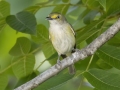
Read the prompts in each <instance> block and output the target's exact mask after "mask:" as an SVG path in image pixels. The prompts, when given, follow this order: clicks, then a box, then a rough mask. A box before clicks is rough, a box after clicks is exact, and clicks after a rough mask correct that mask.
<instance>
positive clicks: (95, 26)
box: [76, 19, 104, 45]
mask: <svg viewBox="0 0 120 90" xmlns="http://www.w3.org/2000/svg"><path fill="white" fill-rule="evenodd" d="M103 22H104V19H100V20H97V21H93V22H92V23H90V24H89V25H87V26H85V27H84V28H83V29H82V30H81V29H80V30H78V31H77V32H76V37H77V38H76V39H77V40H76V43H77V44H76V45H79V43H81V42H82V41H84V40H87V39H88V38H90V37H91V36H93V35H94V34H96V33H97V32H98V31H99V30H100V29H101V28H102V27H99V25H100V24H102V23H103ZM100 26H102V25H100Z"/></svg>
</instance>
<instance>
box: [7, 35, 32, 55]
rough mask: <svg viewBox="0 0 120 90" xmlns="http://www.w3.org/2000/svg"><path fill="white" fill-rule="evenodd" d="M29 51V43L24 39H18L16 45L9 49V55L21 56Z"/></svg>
mask: <svg viewBox="0 0 120 90" xmlns="http://www.w3.org/2000/svg"><path fill="white" fill-rule="evenodd" d="M30 49H31V42H30V40H29V39H27V38H26V37H20V38H18V39H17V42H16V44H15V45H14V46H13V47H12V48H11V50H10V52H9V53H10V54H11V55H13V56H21V55H25V54H28V53H29V51H30Z"/></svg>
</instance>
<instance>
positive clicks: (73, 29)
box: [69, 24, 75, 35]
mask: <svg viewBox="0 0 120 90" xmlns="http://www.w3.org/2000/svg"><path fill="white" fill-rule="evenodd" d="M69 26H70V29H71V30H72V32H73V34H74V35H75V31H74V29H73V27H72V25H71V24H69Z"/></svg>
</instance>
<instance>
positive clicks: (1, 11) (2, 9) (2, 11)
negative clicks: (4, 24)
mask: <svg viewBox="0 0 120 90" xmlns="http://www.w3.org/2000/svg"><path fill="white" fill-rule="evenodd" d="M9 14H10V5H9V3H7V2H5V1H0V18H2V17H6V16H8V15H9Z"/></svg>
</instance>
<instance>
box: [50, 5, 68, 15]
mask: <svg viewBox="0 0 120 90" xmlns="http://www.w3.org/2000/svg"><path fill="white" fill-rule="evenodd" d="M68 8H69V5H64V4H61V5H58V6H56V7H55V8H54V9H53V11H52V12H59V13H61V14H63V15H65V14H66V13H67V11H68Z"/></svg>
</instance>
